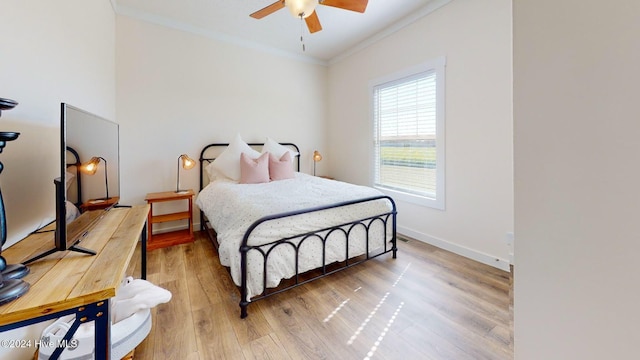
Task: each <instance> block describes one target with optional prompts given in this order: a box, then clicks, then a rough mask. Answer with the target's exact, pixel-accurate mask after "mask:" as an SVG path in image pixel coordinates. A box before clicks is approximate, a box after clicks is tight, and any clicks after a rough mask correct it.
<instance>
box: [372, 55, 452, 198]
mask: <svg viewBox="0 0 640 360" xmlns="http://www.w3.org/2000/svg"><path fill="white" fill-rule="evenodd" d="M438 76H439V74H438V71H437V69H434V68H426V69H425V68H424V67H423V68H422V69H421V71H420V72H414V73H412V74H410V75H406V74H405V75H404V76H403V77H400V78H396V79H392V80H389V81H385V82H382V83H377V84H375V85H374V86H373V87H372V91H373V93H372V96H373V98H372V103H373V123H374V167H373V168H374V186H376V187H379V188H382V189H386V190H391V191H397V192H401V193H404V194H409V195H414V196H417V197H421V198H426V199H431V200H442V199H438V197H441V196H443V195H444V194H443V192H441V191H439V190H441V189H439V187H440V186H444V185H443V181H442V179H443V177H442V176H441V175H443V165H444V164H439V162H440V161H442V162H443V161H444V157H443V156H438V155H439V154H438V152H439V151H442V146H439V145H440V144H439V141H440V140H441V137H439V136H438V135H439V131H440V130H441V129H439V115H441V114H439V111H441V110H439V106H440V104H441V102H439V100H440V99H439V96H443V94H439V93H438V90H439V89H441V88H442V87H439V86H438V85H439V84H438ZM439 172H440V173H439Z"/></svg>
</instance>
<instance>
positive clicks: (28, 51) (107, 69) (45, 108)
mask: <svg viewBox="0 0 640 360" xmlns="http://www.w3.org/2000/svg"><path fill="white" fill-rule="evenodd" d="M0 9H1V10H0V12H1V13H2V21H0V34H3V35H2V41H1V42H0V84H1V86H0V97H4V98H10V99H13V100H16V101H18V102H19V103H20V104H19V105H18V106H17V107H16V108H15V109H13V110H10V111H4V112H2V117H1V118H0V130H1V131H18V132H20V133H21V134H20V137H19V138H18V140H16V141H13V142H10V143H8V144H7V146H6V148H5V149H4V151H3V152H2V154H0V161H2V163H3V164H4V166H5V167H4V171H3V172H2V175H0V185H1V186H2V195H3V197H4V201H5V209H6V212H7V227H8V240H7V243H6V244H5V245H6V246H9V245H10V244H13V243H15V242H17V241H19V240H20V239H22V238H23V237H24V236H25V235H26V234H28V233H30V232H31V231H33V230H35V229H36V228H37V227H38V226H39V225H41V224H43V223H45V222H47V221H50V220H52V219H53V218H54V217H55V195H54V185H53V179H54V178H55V177H57V176H60V174H59V169H60V154H59V137H60V135H59V124H60V103H61V102H68V103H70V104H73V105H75V106H77V107H80V108H82V109H85V110H87V111H91V112H93V113H96V114H99V115H101V116H103V117H106V118H110V119H114V115H115V56H114V50H115V14H114V12H113V9H112V8H111V3H110V2H109V1H108V0H101V1H85V0H58V1H47V0H30V1H22V0H3V1H2V4H1V6H0ZM52 245H53V244H52ZM6 246H5V247H6ZM40 331H41V328H38V327H37V326H36V327H30V328H23V329H18V330H15V331H12V332H8V333H3V334H2V335H0V339H20V338H25V337H31V336H33V337H38V336H39V335H40ZM34 350H35V349H34V348H31V349H22V351H19V350H15V351H9V349H7V348H2V347H0V358H2V359H29V358H31V356H33V352H34Z"/></svg>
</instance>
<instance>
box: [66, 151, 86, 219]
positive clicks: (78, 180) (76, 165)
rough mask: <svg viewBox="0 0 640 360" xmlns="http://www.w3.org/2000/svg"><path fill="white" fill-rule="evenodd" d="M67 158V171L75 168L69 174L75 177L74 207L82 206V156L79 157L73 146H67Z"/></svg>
mask: <svg viewBox="0 0 640 360" xmlns="http://www.w3.org/2000/svg"><path fill="white" fill-rule="evenodd" d="M69 154H71V156H69ZM66 156H67V161H66V162H67V171H69V169H71V168H73V170H71V171H69V172H70V173H72V174H74V175H75V179H74V180H75V184H76V186H75V190H76V199H75V200H76V201H75V202H74V205H75V206H80V205H82V177H81V176H80V165H82V162H81V161H80V155H78V152H77V151H76V150H75V149H74V148H72V147H71V146H67V153H66ZM70 158H71V159H70Z"/></svg>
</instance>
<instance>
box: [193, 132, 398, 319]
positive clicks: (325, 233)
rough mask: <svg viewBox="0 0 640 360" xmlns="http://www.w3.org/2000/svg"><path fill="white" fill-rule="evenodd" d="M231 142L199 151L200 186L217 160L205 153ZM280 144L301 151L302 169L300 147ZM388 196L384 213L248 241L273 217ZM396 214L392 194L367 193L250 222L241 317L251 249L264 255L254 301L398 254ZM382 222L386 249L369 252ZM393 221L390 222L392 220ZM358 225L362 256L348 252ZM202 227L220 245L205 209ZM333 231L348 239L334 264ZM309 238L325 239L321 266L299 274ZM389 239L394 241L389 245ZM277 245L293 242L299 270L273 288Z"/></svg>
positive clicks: (242, 249)
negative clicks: (329, 255)
mask: <svg viewBox="0 0 640 360" xmlns="http://www.w3.org/2000/svg"><path fill="white" fill-rule="evenodd" d="M228 145H229V144H228V143H213V144H209V145H206V146H205V147H204V148H203V149H202V151H201V152H200V159H199V160H200V190H202V189H203V188H204V186H206V184H205V181H204V179H205V171H204V169H205V167H206V166H207V165H208V164H209V163H211V162H213V160H215V157H209V156H206V154H207V153H208V151H210V150H211V149H212V148H225V147H226V146H228ZM248 145H249V146H251V147H258V146H262V145H264V144H262V143H249V144H248ZM281 145H283V146H287V147H290V148H292V149H295V150H296V151H297V152H298V155H297V156H296V162H297V170H298V171H300V155H299V154H300V150H299V148H298V146H296V145H295V144H292V143H281ZM381 199H382V200H385V201H388V202H389V203H390V204H391V210H390V211H388V212H384V213H382V214H378V215H374V216H370V217H367V218H363V219H358V220H353V221H349V222H345V223H343V224H339V225H336V226H331V227H326V228H322V229H317V230H314V231H311V232H305V233H300V234H296V235H294V236H290V237H286V238H282V239H279V240H276V241H273V242H270V243H267V244H261V245H256V246H254V245H251V244H250V243H249V242H250V241H249V240H250V238H251V234H252V231H253V230H254V229H255V228H257V227H258V226H260V225H262V224H264V223H267V222H270V221H274V220H278V219H282V218H285V217H291V216H296V215H301V214H307V213H313V212H319V211H323V210H327V209H333V208H338V207H342V206H350V205H354V204H361V203H366V202H372V201H378V200H381ZM396 215H397V211H396V204H395V202H394V201H393V199H392V198H391V197H389V196H384V195H381V196H374V197H368V198H363V199H358V200H352V201H344V202H340V203H336V204H331V205H326V206H319V207H313V208H308V209H303V210H297V211H290V212H285V213H279V214H273V215H268V216H264V217H262V218H260V219H258V220H256V221H255V222H254V223H253V224H252V225H250V226H249V227H248V228H247V231H246V232H245V234H244V237H243V239H242V244H241V246H240V248H239V249H238V251H240V257H241V265H240V267H241V285H240V317H241V318H245V317H247V315H248V313H247V307H248V305H249V303H250V302H249V301H248V300H247V298H246V297H247V278H248V273H247V271H248V270H247V269H248V267H247V254H248V253H249V252H250V251H257V252H258V253H260V254H261V255H262V259H263V291H262V293H261V294H260V295H256V296H254V297H253V298H251V302H255V301H257V300H261V299H264V298H266V297H269V296H271V295H275V294H279V293H281V292H283V291H286V290H289V289H291V288H294V287H297V286H300V285H303V284H306V283H308V282H310V281H313V280H316V279H319V278H322V277H325V276H327V275H330V274H333V273H335V272H338V271H340V270H344V269H347V268H350V267H352V266H354V265H357V264H360V263H362V262H365V261H367V260H370V259H373V258H376V257H378V256H381V255H384V254H386V253H389V252H391V253H392V254H393V258H394V259H395V258H396V255H397V250H398V249H397V246H396ZM377 223H380V224H381V225H382V226H383V229H384V231H383V232H382V233H383V234H384V235H383V236H384V241H383V244H384V249H382V250H381V251H380V252H377V253H373V254H372V253H370V250H369V241H370V236H369V235H370V229H371V227H372V225H374V224H377ZM389 223H390V224H389ZM389 225H390V226H391V230H392V231H391V235H390V236H389V235H387V228H388V226H389ZM356 228H362V229H364V231H365V241H366V244H365V253H364V254H362V255H359V256H352V257H351V256H349V239H350V238H349V236H350V235H351V234H352V232H353V230H354V229H356ZM200 229H201V230H202V231H205V232H206V233H207V235H208V237H209V239H210V240H211V241H212V242H213V244H214V245H215V246H216V248H218V247H219V243H218V241H217V236H216V232H215V229H213V228H212V226H211V223H210V222H209V220H208V219H207V217H206V215H205V214H204V212H203V211H202V210H200ZM334 233H339V234H342V235H343V236H344V237H345V239H346V241H345V255H346V256H345V259H346V260H344V261H341V262H337V263H333V264H326V261H325V256H326V243H327V239H328V238H329V236H330V235H332V234H334ZM309 239H316V240H317V239H319V240H320V241H321V242H322V260H323V261H322V264H323V265H322V266H321V267H319V268H317V269H315V270H310V271H307V272H305V273H304V274H300V273H299V266H298V265H299V264H298V259H299V254H298V251H299V249H300V247H301V246H302V244H303V243H305V241H309ZM389 243H391V244H390V245H389ZM278 246H291V247H292V248H293V249H294V250H295V254H296V256H295V269H296V273H295V275H294V276H293V277H292V278H291V279H292V280H291V281H288V283H286V284H282V283H281V284H280V285H279V286H278V287H276V288H272V289H269V288H267V261H268V258H269V254H271V252H272V251H273V250H274V249H275V248H277V247H278Z"/></svg>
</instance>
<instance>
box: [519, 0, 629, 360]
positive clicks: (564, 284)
mask: <svg viewBox="0 0 640 360" xmlns="http://www.w3.org/2000/svg"><path fill="white" fill-rule="evenodd" d="M639 14H640V3H639V2H638V1H636V0H619V1H613V2H607V3H606V4H604V3H603V2H602V1H597V0H570V1H555V0H518V1H515V4H514V20H513V22H514V135H515V136H514V145H515V153H514V154H515V233H516V238H517V240H516V246H515V253H516V258H517V266H516V271H515V307H514V311H515V319H514V323H515V358H516V359H518V360H520V359H550V360H552V359H584V360H589V359H637V358H638V344H639V343H640V331H638V324H640V310H639V308H638V304H640V290H639V288H638V284H640V265H638V264H640V263H639V262H638V254H640V221H639V220H638V219H639V217H640V191H638V184H640V165H639V156H638V153H639V151H638V145H639V144H640V140H639V135H640V121H639V118H638V84H640V71H639V68H638V64H640V46H639V44H640V43H639V42H638V34H640V21H638V16H639Z"/></svg>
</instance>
